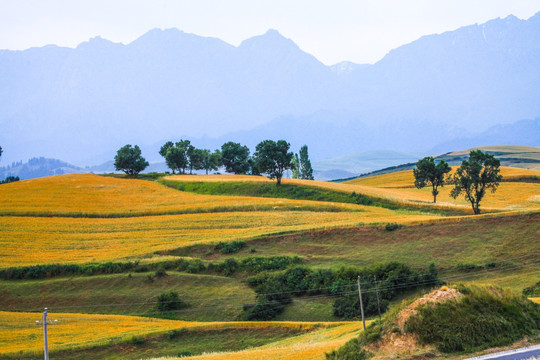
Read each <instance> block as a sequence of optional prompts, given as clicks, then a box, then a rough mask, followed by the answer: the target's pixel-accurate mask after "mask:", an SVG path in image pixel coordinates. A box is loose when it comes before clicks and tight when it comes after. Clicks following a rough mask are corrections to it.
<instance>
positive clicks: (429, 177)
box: [413, 156, 451, 203]
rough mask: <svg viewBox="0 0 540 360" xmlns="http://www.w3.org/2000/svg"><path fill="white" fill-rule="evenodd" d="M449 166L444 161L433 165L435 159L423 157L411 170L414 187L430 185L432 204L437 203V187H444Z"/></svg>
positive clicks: (419, 187)
mask: <svg viewBox="0 0 540 360" xmlns="http://www.w3.org/2000/svg"><path fill="white" fill-rule="evenodd" d="M450 170H451V169H450V166H449V165H448V163H447V162H446V161H444V160H441V161H439V163H438V164H435V159H434V158H433V157H431V156H428V157H425V158H423V159H422V160H420V161H418V162H417V163H416V169H413V174H414V185H415V186H416V187H417V188H418V189H422V188H423V187H425V186H427V185H428V184H431V189H432V190H431V194H433V203H436V202H437V195H438V194H439V190H438V187H439V186H440V187H443V186H444V177H445V176H446V174H448V173H449V172H450Z"/></svg>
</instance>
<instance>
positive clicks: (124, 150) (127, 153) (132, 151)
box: [114, 144, 149, 176]
mask: <svg viewBox="0 0 540 360" xmlns="http://www.w3.org/2000/svg"><path fill="white" fill-rule="evenodd" d="M148 165H149V164H148V161H146V160H145V158H143V157H142V156H141V149H140V148H139V146H138V145H135V146H133V147H132V146H131V145H129V144H128V145H125V146H123V147H121V148H120V149H119V150H118V151H117V153H116V156H115V157H114V167H115V169H116V170H117V171H123V172H125V173H126V174H128V175H130V176H132V175H137V174H138V173H140V172H141V171H143V170H144V169H146V168H147V167H148Z"/></svg>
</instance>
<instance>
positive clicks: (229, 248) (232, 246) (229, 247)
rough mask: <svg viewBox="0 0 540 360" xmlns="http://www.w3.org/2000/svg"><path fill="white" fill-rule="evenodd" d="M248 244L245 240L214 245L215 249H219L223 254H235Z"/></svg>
mask: <svg viewBox="0 0 540 360" xmlns="http://www.w3.org/2000/svg"><path fill="white" fill-rule="evenodd" d="M245 246H246V242H245V241H241V240H238V241H230V242H224V241H221V242H219V243H218V244H217V245H216V246H214V250H216V251H219V252H220V253H222V254H235V253H237V252H239V251H240V250H242V249H243V248H244V247H245Z"/></svg>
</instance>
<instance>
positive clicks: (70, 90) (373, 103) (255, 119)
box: [0, 13, 540, 165]
mask: <svg viewBox="0 0 540 360" xmlns="http://www.w3.org/2000/svg"><path fill="white" fill-rule="evenodd" d="M538 99H540V13H538V14H536V15H535V16H533V17H531V18H529V19H528V20H520V19H518V18H516V17H514V16H509V17H507V18H504V19H494V20H491V21H489V22H487V23H485V24H475V25H470V26H466V27H463V28H460V29H457V30H454V31H449V32H445V33H442V34H434V35H428V36H424V37H422V38H420V39H418V40H416V41H414V42H412V43H410V44H406V45H403V46H401V47H399V48H397V49H394V50H392V51H390V52H389V53H388V54H387V55H386V56H385V57H384V58H383V59H381V60H380V61H378V62H377V63H375V64H354V63H350V62H342V63H339V64H336V65H333V66H326V65H324V64H323V63H321V62H320V61H318V60H317V59H316V58H315V57H313V56H312V55H310V54H308V53H306V52H304V51H302V50H301V49H300V48H299V47H298V46H297V45H296V44H295V43H294V42H293V41H292V40H290V39H287V38H285V37H283V36H282V35H281V34H279V32H278V31H276V30H269V31H268V32H267V33H265V34H263V35H260V36H255V37H253V38H250V39H247V40H245V41H243V42H242V43H241V44H240V45H239V46H232V45H230V44H227V43H226V42H224V41H222V40H219V39H216V38H209V37H201V36H197V35H194V34H188V33H184V32H182V31H180V30H177V29H167V30H160V29H154V30H151V31H149V32H148V33H146V34H144V35H143V36H141V37H140V38H138V39H137V40H135V41H133V42H131V43H129V44H127V45H124V44H120V43H113V42H111V41H108V40H105V39H102V38H100V37H96V38H93V39H90V40H89V41H87V42H84V43H81V44H80V45H79V46H77V47H76V48H64V47H58V46H55V45H48V46H44V47H40V48H31V49H27V50H24V51H10V50H1V51H0V108H1V111H0V128H1V129H2V130H1V133H0V145H1V146H2V148H3V149H4V154H3V159H2V160H4V161H6V162H11V161H18V160H20V159H24V158H29V157H33V156H46V157H54V158H61V159H63V160H65V161H68V162H71V163H77V164H85V165H87V164H88V165H92V164H98V163H102V162H104V161H106V160H110V159H112V157H114V154H115V151H116V150H117V149H118V148H119V147H120V146H122V145H124V144H127V143H131V144H135V143H136V144H139V145H141V147H142V148H143V154H144V155H145V156H146V157H147V158H148V159H149V160H151V161H152V160H154V161H155V160H159V155H158V154H157V150H156V149H157V148H159V145H160V144H162V143H163V142H165V141H166V140H177V139H180V138H189V139H192V142H193V143H194V144H195V145H196V146H198V147H212V148H215V147H218V146H219V145H220V144H222V143H223V142H225V141H228V140H234V141H239V142H242V143H245V144H248V146H250V147H251V148H252V149H253V148H254V145H255V144H256V143H257V142H259V141H261V140H264V139H267V138H276V139H277V138H284V139H287V140H289V141H290V142H291V144H292V145H293V148H294V149H295V150H296V149H297V148H299V147H300V146H301V145H303V144H304V143H306V144H308V145H309V147H310V152H311V154H312V156H313V159H314V160H315V161H318V160H323V159H327V158H332V157H339V156H343V155H346V154H351V153H358V152H363V151H368V150H375V149H388V150H394V151H400V152H414V153H418V152H426V151H430V150H433V149H437V150H439V151H441V152H444V151H450V150H453V149H455V148H456V147H454V146H455V144H458V143H460V142H463V141H465V142H466V141H468V140H471V139H472V140H474V138H475V136H481V134H483V133H485V132H486V131H488V129H492V128H493V127H504V126H509V124H512V123H515V122H516V121H519V120H523V119H535V118H538V117H539V116H540V102H539V101H538ZM529 121H533V120H529ZM523 129H524V130H523V131H526V134H528V140H527V141H529V143H523V144H522V145H531V146H538V145H540V136H538V135H540V128H539V126H538V122H535V123H533V128H530V127H525V128H523ZM516 131H517V130H516ZM531 131H532V132H531ZM500 135H501V136H502V138H501V139H498V140H502V141H498V143H507V142H506V141H504V140H505V136H506V135H508V132H506V131H502V132H500ZM522 135H525V133H524V134H521V133H519V131H517V132H514V133H513V134H512V136H513V137H514V138H516V139H520V137H521V136H522ZM484 140H486V139H484ZM488 140H489V139H487V140H486V141H488ZM474 145H477V144H472V145H470V146H474ZM462 147H463V146H459V147H458V148H462Z"/></svg>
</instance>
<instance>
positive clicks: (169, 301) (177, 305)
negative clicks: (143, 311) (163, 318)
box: [156, 274, 189, 314]
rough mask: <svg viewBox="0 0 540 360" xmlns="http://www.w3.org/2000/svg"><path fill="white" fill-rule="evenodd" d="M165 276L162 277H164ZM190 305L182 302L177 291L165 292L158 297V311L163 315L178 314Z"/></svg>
mask: <svg viewBox="0 0 540 360" xmlns="http://www.w3.org/2000/svg"><path fill="white" fill-rule="evenodd" d="M164 275H165V274H163V275H161V276H164ZM188 306H189V305H188V304H187V303H186V302H184V301H182V299H180V297H179V296H178V293H177V292H176V291H169V292H164V293H163V294H161V295H159V296H158V297H157V304H156V310H157V311H158V312H160V313H161V314H164V313H172V312H176V311H178V310H180V309H184V308H187V307H188Z"/></svg>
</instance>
